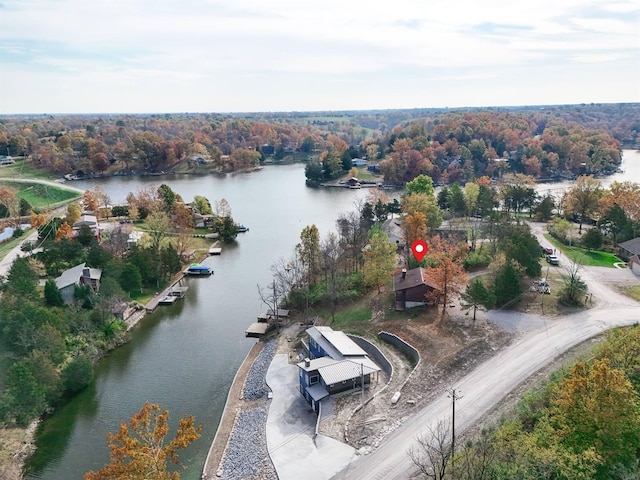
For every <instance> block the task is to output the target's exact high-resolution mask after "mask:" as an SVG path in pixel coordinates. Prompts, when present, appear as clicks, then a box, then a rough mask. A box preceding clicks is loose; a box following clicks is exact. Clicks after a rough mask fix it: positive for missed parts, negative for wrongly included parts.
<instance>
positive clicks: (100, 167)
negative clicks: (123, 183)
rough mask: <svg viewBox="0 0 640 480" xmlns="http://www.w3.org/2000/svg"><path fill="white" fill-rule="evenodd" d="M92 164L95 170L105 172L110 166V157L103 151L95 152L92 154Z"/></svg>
mask: <svg viewBox="0 0 640 480" xmlns="http://www.w3.org/2000/svg"><path fill="white" fill-rule="evenodd" d="M91 166H92V167H93V168H94V170H97V171H98V172H100V173H103V172H104V171H105V170H106V169H107V168H109V158H108V157H107V155H106V154H105V153H103V152H98V153H94V154H93V155H92V156H91Z"/></svg>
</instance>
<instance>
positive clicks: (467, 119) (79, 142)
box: [0, 104, 640, 183]
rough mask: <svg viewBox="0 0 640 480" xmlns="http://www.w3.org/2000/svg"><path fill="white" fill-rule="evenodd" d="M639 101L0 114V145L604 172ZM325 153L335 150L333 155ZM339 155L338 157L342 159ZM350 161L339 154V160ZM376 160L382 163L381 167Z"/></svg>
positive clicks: (430, 170) (209, 163) (75, 157)
mask: <svg viewBox="0 0 640 480" xmlns="http://www.w3.org/2000/svg"><path fill="white" fill-rule="evenodd" d="M639 131H640V104H590V105H571V106H547V107H513V108H485V109H478V108H470V109H410V110H372V111H348V112H289V113H253V114H215V113H199V114H154V115H131V114H127V115H125V114H122V115H119V114H106V115H99V114H95V115H17V116H2V117H0V154H5V153H6V154H7V155H10V156H30V158H31V159H32V161H33V164H34V166H36V167H38V168H41V169H43V170H47V171H49V172H54V173H56V174H61V175H66V174H69V175H78V174H80V175H84V174H89V173H92V174H96V175H101V174H124V173H127V174H129V173H143V172H163V171H164V172H166V171H175V170H176V169H181V170H182V171H186V170H195V171H198V172H200V173H206V172H210V171H212V172H229V171H234V170H238V169H245V168H251V167H253V166H256V165H258V164H259V163H261V162H264V161H266V160H275V161H278V160H285V159H294V160H304V161H319V160H318V159H323V158H325V157H326V156H327V154H325V155H324V156H323V155H322V154H323V152H327V153H330V152H332V151H334V152H335V153H336V154H337V155H338V156H339V157H340V158H342V157H343V156H344V155H345V152H348V156H349V157H350V158H349V159H346V160H350V159H353V158H355V157H366V158H367V159H368V160H370V161H383V160H384V161H385V162H386V163H383V165H382V167H384V168H383V170H382V171H383V173H384V175H385V181H386V182H388V183H404V182H406V181H409V180H411V179H412V178H415V176H417V175H419V174H421V173H424V174H429V175H431V176H432V177H433V178H434V180H435V181H442V182H452V181H460V180H471V179H473V178H475V177H477V176H481V175H489V176H497V175H499V174H501V173H502V172H503V171H510V172H515V173H528V174H531V175H534V176H543V177H544V176H556V175H562V174H574V175H575V174H581V173H606V172H608V171H611V170H612V169H615V166H616V165H617V164H618V163H619V160H620V148H621V146H622V145H629V146H631V145H636V144H637V143H638V132H639ZM333 156H334V157H335V155H333ZM343 161H344V159H343ZM344 162H345V164H347V166H348V163H349V162H348V161H344ZM385 165H386V166H385Z"/></svg>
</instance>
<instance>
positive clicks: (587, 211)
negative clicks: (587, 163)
mask: <svg viewBox="0 0 640 480" xmlns="http://www.w3.org/2000/svg"><path fill="white" fill-rule="evenodd" d="M602 193H603V191H602V187H601V184H600V181H599V180H597V179H595V178H593V175H589V176H587V175H582V176H580V177H578V180H577V181H576V183H575V185H574V186H573V188H572V189H571V190H569V192H568V194H567V196H566V199H565V201H566V204H565V215H566V214H567V213H572V214H574V215H577V216H578V217H579V219H580V228H579V229H578V232H579V233H582V223H583V222H584V219H585V218H587V217H588V216H589V215H591V214H592V213H593V212H595V211H596V209H597V208H598V202H599V201H600V197H602Z"/></svg>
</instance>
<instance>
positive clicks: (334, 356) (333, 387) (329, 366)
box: [298, 326, 380, 412]
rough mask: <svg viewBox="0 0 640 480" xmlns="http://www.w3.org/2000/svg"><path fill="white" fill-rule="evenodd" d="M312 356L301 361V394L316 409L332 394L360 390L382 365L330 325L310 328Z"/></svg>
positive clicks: (310, 351)
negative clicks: (379, 365)
mask: <svg viewBox="0 0 640 480" xmlns="http://www.w3.org/2000/svg"><path fill="white" fill-rule="evenodd" d="M307 339H308V342H309V357H307V358H305V359H304V361H302V362H300V363H298V374H299V383H300V385H299V389H300V394H301V395H302V396H303V397H304V398H305V400H306V401H307V403H308V404H309V405H310V406H311V408H313V410H314V411H315V412H318V411H319V408H320V402H321V401H322V400H323V399H325V398H327V397H329V396H330V395H333V394H336V393H340V392H344V391H347V390H354V389H359V388H361V386H362V385H363V382H364V385H365V386H366V385H368V384H370V383H371V379H372V376H373V378H374V379H375V378H377V373H378V372H379V371H380V367H378V365H376V363H375V362H374V361H373V360H371V359H370V358H369V357H368V355H367V353H366V352H365V351H364V350H363V349H362V348H360V346H358V344H356V343H355V342H354V341H353V340H351V338H349V337H348V336H347V335H346V334H345V333H344V332H340V331H336V330H333V329H332V328H331V327H322V326H321V327H311V328H309V329H308V330H307Z"/></svg>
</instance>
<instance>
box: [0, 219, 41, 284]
mask: <svg viewBox="0 0 640 480" xmlns="http://www.w3.org/2000/svg"><path fill="white" fill-rule="evenodd" d="M36 240H38V231H37V230H36V231H35V232H33V233H31V234H30V235H29V236H27V237H25V238H24V239H23V240H22V241H21V242H20V244H19V245H17V246H16V247H15V248H13V249H12V250H11V251H9V253H7V254H6V255H5V256H4V257H3V258H0V277H6V276H7V274H8V273H9V269H11V264H12V263H13V261H14V260H15V259H16V258H18V257H22V256H24V255H28V254H26V253H24V252H23V251H22V250H21V249H20V247H21V246H22V244H23V243H24V242H26V241H29V242H35V241H36Z"/></svg>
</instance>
